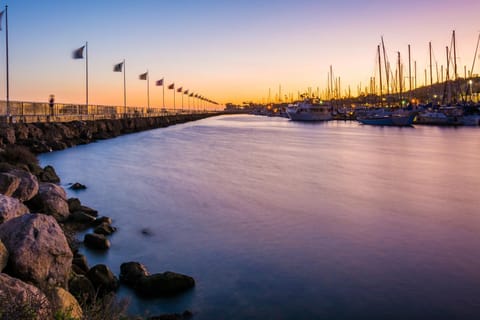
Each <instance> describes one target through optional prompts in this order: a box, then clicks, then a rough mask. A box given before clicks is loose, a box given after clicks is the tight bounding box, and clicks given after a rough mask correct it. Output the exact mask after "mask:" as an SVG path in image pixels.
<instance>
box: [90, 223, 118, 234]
mask: <svg viewBox="0 0 480 320" xmlns="http://www.w3.org/2000/svg"><path fill="white" fill-rule="evenodd" d="M115 231H117V228H115V227H112V226H111V225H109V224H108V223H102V224H101V225H99V226H97V227H95V229H94V230H93V232H94V233H96V234H103V235H105V236H109V235H111V234H113V233H114V232H115Z"/></svg>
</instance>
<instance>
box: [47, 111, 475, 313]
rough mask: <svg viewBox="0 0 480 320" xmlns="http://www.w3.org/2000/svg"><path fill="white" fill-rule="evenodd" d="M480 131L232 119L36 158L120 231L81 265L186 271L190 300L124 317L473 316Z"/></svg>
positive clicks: (148, 305)
mask: <svg viewBox="0 0 480 320" xmlns="http://www.w3.org/2000/svg"><path fill="white" fill-rule="evenodd" d="M478 133H479V131H478V129H477V128H459V129H456V130H453V129H449V128H436V127H421V126H415V127H413V128H381V127H369V126H361V125H358V124H357V123H354V122H333V121H332V122H328V123H321V124H314V125H305V124H301V123H294V122H290V121H288V120H285V119H280V118H265V117H253V116H229V117H218V118H212V119H205V120H202V121H198V122H194V123H188V124H184V125H180V126H175V127H170V128H166V129H159V130H152V131H148V132H143V133H139V134H132V135H128V136H123V137H119V138H116V139H112V140H108V141H102V142H99V143H95V144H90V145H87V146H80V147H76V148H73V149H69V150H65V151H62V152H55V153H51V154H46V155H43V156H42V157H41V161H42V164H53V165H54V167H55V168H56V169H57V172H58V173H59V174H60V176H61V177H62V181H63V183H65V184H66V183H68V182H75V181H80V182H82V183H84V184H86V185H87V186H88V189H87V190H86V191H85V192H83V193H82V194H79V197H80V198H81V200H82V202H84V203H85V204H87V205H89V206H92V207H95V208H97V209H99V210H100V212H101V214H104V215H108V216H111V217H112V218H113V219H114V224H115V225H116V226H118V227H119V232H117V233H116V234H115V235H114V236H113V237H112V239H111V241H112V248H111V249H110V250H109V252H108V253H107V254H105V255H103V256H94V255H92V254H89V261H90V264H91V265H93V264H95V263H100V262H102V263H107V264H108V265H110V266H111V267H112V269H113V270H114V271H115V272H117V273H118V271H119V266H120V264H121V263H122V262H125V261H131V260H137V261H141V262H143V263H145V264H146V265H147V267H148V268H149V269H150V270H151V271H152V272H163V271H165V270H173V271H177V272H182V273H186V274H190V275H192V276H193V277H195V278H196V280H197V287H196V288H195V290H193V291H192V292H190V293H188V294H186V295H183V296H179V297H176V298H174V299H156V300H153V301H141V300H135V299H134V300H133V301H132V304H131V310H132V312H140V311H144V310H146V309H148V310H150V312H152V313H160V312H181V311H183V310H184V309H190V310H192V311H194V312H195V313H196V319H211V318H218V317H220V318H229V319H230V318H232V319H234V318H235V319H246V318H248V319H253V318H256V319H265V318H275V319H297V318H319V319H321V318H323V319H351V318H355V319H359V318H360V319H362V318H364V319H384V318H389V319H395V318H396V319H407V318H408V319H425V318H433V319H451V318H461V319H476V318H477V317H478V316H479V315H480V273H479V272H478V270H480V256H479V255H478V254H477V251H478V247H479V246H480V215H478V214H477V213H478V208H479V207H480V199H479V198H478V197H477V193H478V190H479V189H480V170H479V163H480V142H479V141H480V140H479V139H478ZM70 195H71V196H73V195H75V194H73V193H71V192H70ZM143 228H149V230H152V234H151V235H150V236H145V235H144V234H142V232H141V230H142V229H143ZM121 293H122V294H128V291H125V290H124V291H122V292H121Z"/></svg>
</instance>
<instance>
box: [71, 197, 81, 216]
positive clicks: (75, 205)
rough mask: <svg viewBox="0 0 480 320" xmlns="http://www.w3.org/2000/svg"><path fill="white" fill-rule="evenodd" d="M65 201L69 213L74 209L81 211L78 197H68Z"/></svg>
mask: <svg viewBox="0 0 480 320" xmlns="http://www.w3.org/2000/svg"><path fill="white" fill-rule="evenodd" d="M67 202H68V210H70V212H71V213H73V212H75V211H81V209H82V203H81V202H80V200H79V199H78V198H69V199H68V200H67Z"/></svg>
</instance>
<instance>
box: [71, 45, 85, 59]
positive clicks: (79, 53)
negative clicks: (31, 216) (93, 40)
mask: <svg viewBox="0 0 480 320" xmlns="http://www.w3.org/2000/svg"><path fill="white" fill-rule="evenodd" d="M83 49H85V46H83V47H80V48H78V49H76V50H74V51H73V53H72V58H73V59H83Z"/></svg>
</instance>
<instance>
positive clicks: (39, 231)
mask: <svg viewBox="0 0 480 320" xmlns="http://www.w3.org/2000/svg"><path fill="white" fill-rule="evenodd" d="M0 239H1V240H2V241H3V243H4V244H5V247H6V248H7V250H8V252H9V254H10V258H9V265H10V266H11V270H12V271H11V272H12V275H13V276H16V277H18V278H20V279H22V280H24V281H29V282H31V283H33V284H35V285H36V286H38V287H39V288H42V289H43V288H47V287H51V286H57V287H65V285H66V283H67V278H68V275H69V274H70V270H71V266H72V258H73V254H72V251H71V250H70V247H69V246H68V243H67V239H66V238H65V235H64V233H63V231H62V229H61V228H60V226H59V225H58V223H57V221H56V220H55V219H54V218H53V217H52V216H47V215H44V214H30V213H28V214H25V215H23V216H20V217H17V218H14V219H11V220H9V221H7V222H5V223H3V224H1V225H0Z"/></svg>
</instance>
